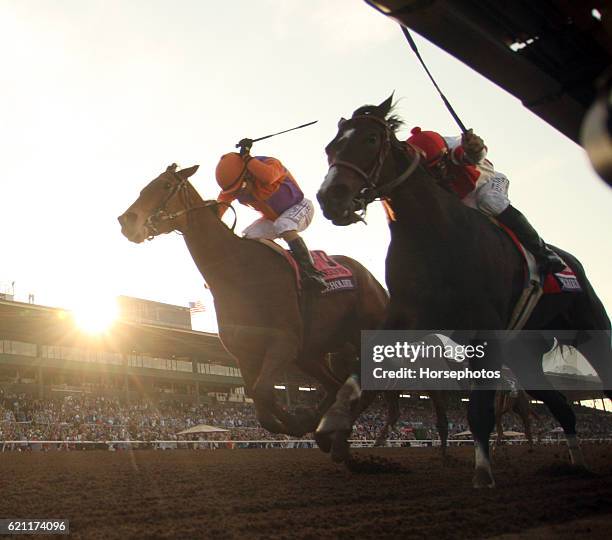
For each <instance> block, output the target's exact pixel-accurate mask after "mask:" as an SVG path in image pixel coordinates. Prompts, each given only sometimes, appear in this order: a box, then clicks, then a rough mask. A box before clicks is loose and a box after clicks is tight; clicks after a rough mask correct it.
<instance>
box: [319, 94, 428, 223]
mask: <svg viewBox="0 0 612 540" xmlns="http://www.w3.org/2000/svg"><path fill="white" fill-rule="evenodd" d="M392 101H393V94H391V96H389V97H388V98H387V99H386V100H385V101H383V102H382V103H381V104H380V105H364V106H363V107H360V108H358V109H357V110H356V111H355V112H354V113H353V115H352V116H351V118H350V119H348V120H346V119H344V118H342V119H341V120H340V122H339V123H338V133H337V134H336V136H335V137H334V139H333V140H332V141H331V142H330V143H329V144H328V145H327V147H326V148H325V152H326V153H327V159H328V162H329V170H328V172H327V175H326V176H325V181H324V182H323V184H322V185H321V188H320V189H319V192H318V193H317V199H318V201H319V204H320V205H321V209H322V210H323V214H324V215H325V217H326V218H327V219H330V220H331V221H332V222H333V223H334V225H350V224H351V223H355V222H357V221H361V220H362V217H361V216H360V215H359V214H358V212H359V211H363V210H365V208H366V206H367V205H368V204H369V203H370V202H372V201H374V200H375V199H377V198H379V197H382V196H384V195H385V194H386V193H388V192H389V191H390V190H391V189H393V188H394V187H396V186H397V185H399V184H400V183H401V182H403V181H404V180H405V179H406V178H408V177H409V176H410V174H412V172H414V170H415V169H416V167H417V166H418V163H419V160H418V158H416V157H414V156H413V159H412V163H411V164H410V166H409V167H408V168H407V169H406V170H405V171H403V172H402V174H401V175H400V176H398V177H396V178H393V176H394V175H395V174H396V171H395V169H396V165H395V164H394V163H393V160H390V159H387V158H388V157H389V156H390V155H391V153H392V152H391V151H392V150H397V151H399V152H401V153H403V154H406V153H407V152H406V145H405V143H402V142H400V141H399V140H398V139H397V137H396V136H395V132H396V131H397V129H398V128H399V127H400V125H401V124H402V122H401V120H400V119H399V118H398V117H397V116H394V115H391V116H389V115H390V113H391V111H392V109H393V105H392ZM389 178H392V179H391V180H389Z"/></svg>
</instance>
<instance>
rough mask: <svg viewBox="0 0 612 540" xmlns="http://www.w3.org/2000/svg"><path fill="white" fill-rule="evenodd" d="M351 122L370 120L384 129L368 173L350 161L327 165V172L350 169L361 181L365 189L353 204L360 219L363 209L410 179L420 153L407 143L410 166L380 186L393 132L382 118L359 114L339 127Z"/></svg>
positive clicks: (338, 161) (337, 161)
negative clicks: (410, 156) (357, 209)
mask: <svg viewBox="0 0 612 540" xmlns="http://www.w3.org/2000/svg"><path fill="white" fill-rule="evenodd" d="M352 120H371V121H373V122H376V123H377V124H380V125H381V126H382V127H383V128H384V139H383V141H382V143H381V145H380V148H379V150H378V154H377V156H376V159H375V160H374V164H373V165H372V167H371V168H370V171H369V172H366V171H364V170H363V169H361V168H360V167H358V166H357V165H355V164H354V163H351V162H350V161H344V160H341V159H337V160H334V161H333V162H332V163H330V165H329V171H331V170H332V169H333V168H334V167H344V168H345V169H350V170H351V171H353V172H355V173H357V174H358V175H359V176H360V177H361V178H362V179H363V181H364V183H365V187H364V188H363V189H362V190H361V191H360V193H359V196H358V197H356V198H355V199H354V202H355V203H356V204H357V205H358V206H359V207H360V209H359V210H360V212H361V213H362V215H361V217H362V218H363V215H364V214H365V208H366V206H367V205H368V204H370V203H371V202H373V201H375V200H377V199H384V198H385V197H387V196H388V195H389V194H390V193H391V192H392V191H393V190H394V189H395V188H396V187H398V186H400V185H401V184H403V183H404V182H405V181H406V180H407V179H408V178H409V177H410V175H411V174H412V173H414V171H415V170H416V169H417V167H418V166H419V164H420V162H421V152H420V151H419V150H418V149H417V148H415V147H414V146H413V145H411V144H409V143H407V144H408V145H409V146H410V147H411V148H412V149H413V151H414V154H413V157H412V158H411V162H410V165H409V166H408V168H407V169H406V170H405V171H404V172H403V173H402V174H400V175H399V176H397V177H396V178H394V179H393V180H390V181H389V182H386V183H384V184H381V183H380V173H381V171H382V168H383V165H384V163H385V160H386V159H387V156H388V154H389V151H390V150H391V147H392V146H393V138H392V134H393V130H392V129H391V127H390V126H389V123H388V122H387V121H386V120H383V119H382V118H378V117H377V116H373V115H371V114H360V115H357V116H353V117H352V118H350V119H349V120H344V122H342V123H341V124H340V126H342V124H344V123H345V122H350V121H352ZM398 148H399V147H398ZM399 149H400V150H402V151H403V152H404V153H407V152H406V149H405V147H403V146H402V147H401V148H399ZM329 171H328V174H329Z"/></svg>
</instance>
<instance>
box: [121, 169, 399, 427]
mask: <svg viewBox="0 0 612 540" xmlns="http://www.w3.org/2000/svg"><path fill="white" fill-rule="evenodd" d="M196 170H197V166H194V167H190V168H187V169H183V170H177V167H176V165H171V166H170V167H168V168H167V169H166V171H165V172H163V173H162V174H161V175H160V176H159V177H157V178H156V179H155V180H153V181H152V182H151V183H150V184H149V185H147V186H146V187H145V188H144V189H143V190H142V191H141V192H140V196H139V197H138V199H137V200H136V201H135V202H134V203H133V204H132V205H131V206H130V207H129V208H128V209H127V210H126V212H125V213H124V214H122V215H121V216H120V217H119V218H118V219H119V222H120V224H121V232H122V233H123V235H124V236H126V237H127V238H128V240H130V241H132V242H136V243H141V242H143V241H144V240H146V239H149V238H153V237H155V236H157V235H159V234H163V233H168V232H171V231H175V230H176V231H180V232H181V233H182V234H183V236H184V239H185V243H186V244H187V248H188V249H189V252H190V253H191V256H192V258H193V260H194V262H195V264H196V266H197V267H198V269H199V270H200V272H201V273H202V275H203V276H204V278H205V280H206V282H207V283H208V284H209V286H210V290H211V292H212V294H213V297H214V303H215V310H216V314H217V320H218V325H219V337H220V339H221V341H222V343H223V345H224V347H225V348H226V349H227V351H228V352H229V353H230V354H232V355H233V356H234V357H235V358H236V360H237V362H238V365H239V366H240V369H241V371H242V375H243V378H244V381H245V385H246V390H247V393H248V394H249V395H250V396H251V397H252V398H253V400H254V402H255V407H256V411H257V416H258V419H259V421H260V422H261V425H262V426H263V427H264V428H266V429H268V430H269V431H271V432H275V433H286V434H290V435H295V436H301V435H304V434H305V433H309V432H311V431H313V430H314V428H315V427H316V425H317V423H318V420H319V417H320V415H321V413H322V411H324V410H326V409H327V407H328V406H329V405H330V404H331V403H333V401H334V399H335V395H336V391H337V390H338V388H339V387H340V386H341V384H342V382H343V380H344V379H342V380H338V379H337V378H336V377H334V376H333V375H332V373H331V372H330V371H329V369H328V368H326V365H325V362H324V357H325V355H326V354H327V353H330V352H335V351H347V350H349V351H350V350H352V351H353V352H352V353H351V354H353V356H354V357H356V355H357V354H358V352H359V346H360V332H361V330H362V329H368V328H376V327H378V326H379V325H380V323H381V321H382V320H383V319H384V314H385V310H386V307H387V305H388V295H387V292H386V291H385V289H384V288H383V287H382V286H381V285H380V283H379V282H378V281H377V280H376V279H375V278H374V276H373V275H372V274H370V272H368V271H367V270H366V269H365V268H364V267H363V266H362V265H361V264H359V263H358V262H357V261H355V260H353V259H350V258H348V257H343V256H336V257H335V259H336V261H337V262H338V263H340V264H342V265H344V266H346V267H348V268H350V269H351V270H352V272H353V275H354V277H355V282H356V288H355V289H353V290H343V291H339V292H332V293H324V294H321V293H312V294H311V293H308V298H307V299H306V298H304V297H303V296H304V295H302V298H301V297H300V293H299V291H298V286H297V282H296V276H295V273H294V270H293V269H292V267H291V266H290V265H289V264H288V262H287V261H286V260H285V258H284V256H283V255H282V254H279V253H277V252H276V251H274V250H273V249H272V248H270V247H269V246H267V245H264V244H263V243H261V242H259V241H256V240H249V239H245V238H241V237H239V236H237V235H235V234H234V233H233V231H232V230H231V229H230V228H229V227H228V226H227V225H225V223H223V222H222V221H221V220H220V219H219V217H218V215H217V208H218V204H217V203H216V202H215V201H204V200H203V199H202V198H201V197H200V195H199V194H198V193H197V191H196V190H195V189H194V187H193V186H192V185H191V184H190V182H189V181H188V178H189V177H190V176H191V175H193V174H194V173H195V171H196ZM305 300H307V303H306V305H304V301H305ZM289 362H296V363H297V365H298V366H299V367H300V368H301V369H302V370H303V371H304V372H306V373H307V374H309V375H311V376H313V377H314V378H315V379H317V380H318V381H319V382H320V383H321V384H322V385H323V387H324V389H325V391H326V392H327V396H326V397H325V398H324V399H323V400H322V402H321V403H320V404H319V406H318V407H317V410H316V411H310V413H311V414H305V412H304V411H302V412H303V413H304V414H290V413H289V412H288V411H286V410H285V409H283V408H282V407H280V406H279V405H278V404H277V402H276V400H275V398H274V383H275V380H276V379H275V378H276V377H277V376H278V375H279V374H282V373H283V369H284V367H285V366H287V364H288V363H289Z"/></svg>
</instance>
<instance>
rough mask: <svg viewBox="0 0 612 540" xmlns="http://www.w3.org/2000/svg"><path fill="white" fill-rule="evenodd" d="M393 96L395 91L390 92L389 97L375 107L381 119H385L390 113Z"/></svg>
mask: <svg viewBox="0 0 612 540" xmlns="http://www.w3.org/2000/svg"><path fill="white" fill-rule="evenodd" d="M393 94H395V90H394V91H393V92H391V95H390V96H389V97H388V98H387V99H385V101H383V102H382V103H381V104H380V105H379V106H378V107H377V109H378V112H379V113H380V115H381V116H382V118H386V116H387V115H388V114H389V112H391V107H392V106H393Z"/></svg>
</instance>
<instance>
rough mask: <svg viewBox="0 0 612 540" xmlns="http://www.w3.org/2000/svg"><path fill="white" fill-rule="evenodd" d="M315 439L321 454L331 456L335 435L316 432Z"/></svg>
mask: <svg viewBox="0 0 612 540" xmlns="http://www.w3.org/2000/svg"><path fill="white" fill-rule="evenodd" d="M314 438H315V442H316V443H317V446H318V447H319V450H321V452H325V453H326V454H329V453H330V452H331V449H332V442H333V433H319V432H315V436H314Z"/></svg>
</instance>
